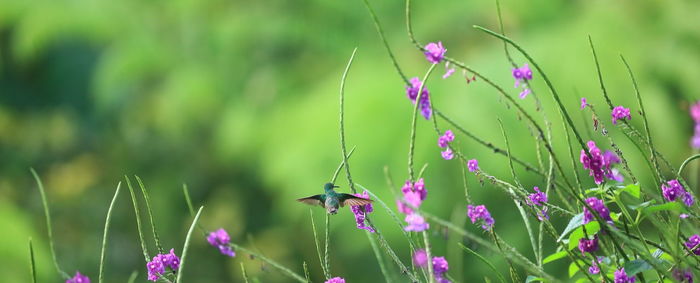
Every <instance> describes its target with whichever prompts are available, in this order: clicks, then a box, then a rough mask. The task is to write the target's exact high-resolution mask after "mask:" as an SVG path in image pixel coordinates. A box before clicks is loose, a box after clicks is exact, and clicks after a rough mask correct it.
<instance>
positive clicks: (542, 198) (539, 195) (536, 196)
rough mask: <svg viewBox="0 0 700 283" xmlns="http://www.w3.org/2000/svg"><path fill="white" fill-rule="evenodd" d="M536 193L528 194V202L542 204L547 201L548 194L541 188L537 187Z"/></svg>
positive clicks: (529, 203)
mask: <svg viewBox="0 0 700 283" xmlns="http://www.w3.org/2000/svg"><path fill="white" fill-rule="evenodd" d="M534 189H535V193H532V194H530V195H528V200H527V204H528V205H536V206H542V205H544V204H545V203H546V202H547V194H546V193H544V192H542V191H540V188H538V187H535V188H534Z"/></svg>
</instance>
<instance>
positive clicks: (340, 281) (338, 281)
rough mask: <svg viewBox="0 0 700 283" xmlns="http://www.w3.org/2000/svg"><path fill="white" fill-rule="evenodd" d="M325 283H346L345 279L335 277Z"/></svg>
mask: <svg viewBox="0 0 700 283" xmlns="http://www.w3.org/2000/svg"><path fill="white" fill-rule="evenodd" d="M324 283H345V279H343V278H342V277H333V278H331V279H328V280H326V282H324Z"/></svg>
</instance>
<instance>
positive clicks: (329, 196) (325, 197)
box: [297, 183, 372, 214]
mask: <svg viewBox="0 0 700 283" xmlns="http://www.w3.org/2000/svg"><path fill="white" fill-rule="evenodd" d="M333 188H338V186H336V185H333V183H326V184H325V185H323V190H324V191H325V193H324V194H321V195H314V196H310V197H305V198H300V199H297V201H298V202H303V203H305V204H308V205H320V206H321V207H323V208H325V209H326V212H328V214H336V213H338V206H340V207H343V206H346V205H350V206H355V205H365V204H370V203H372V200H370V199H366V198H361V197H356V196H353V195H351V194H345V193H337V192H335V190H333Z"/></svg>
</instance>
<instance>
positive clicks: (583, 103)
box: [581, 97, 588, 109]
mask: <svg viewBox="0 0 700 283" xmlns="http://www.w3.org/2000/svg"><path fill="white" fill-rule="evenodd" d="M586 105H588V102H587V101H586V98H585V97H581V109H583V108H586Z"/></svg>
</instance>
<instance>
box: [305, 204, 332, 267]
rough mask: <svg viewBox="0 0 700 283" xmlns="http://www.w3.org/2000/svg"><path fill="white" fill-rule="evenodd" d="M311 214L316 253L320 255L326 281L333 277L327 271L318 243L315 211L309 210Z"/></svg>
mask: <svg viewBox="0 0 700 283" xmlns="http://www.w3.org/2000/svg"><path fill="white" fill-rule="evenodd" d="M309 214H310V216H311V228H312V229H313V231H314V243H316V253H318V261H319V262H320V263H321V270H322V271H323V275H324V276H325V277H326V279H328V278H330V277H331V276H330V274H329V273H328V270H326V265H325V263H324V262H323V257H321V245H320V244H319V241H318V234H316V224H315V223H314V210H313V209H311V208H309Z"/></svg>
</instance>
